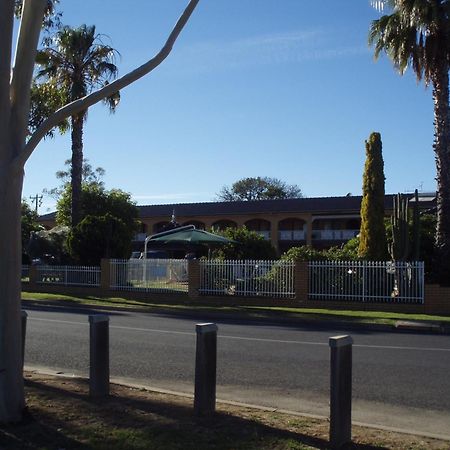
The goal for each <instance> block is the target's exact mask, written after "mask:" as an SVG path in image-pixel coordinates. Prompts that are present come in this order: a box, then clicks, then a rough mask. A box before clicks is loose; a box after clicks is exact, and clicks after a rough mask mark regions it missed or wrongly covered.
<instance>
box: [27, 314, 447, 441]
mask: <svg viewBox="0 0 450 450" xmlns="http://www.w3.org/2000/svg"><path fill="white" fill-rule="evenodd" d="M27 312H28V325H27V345H26V354H25V365H26V367H28V368H46V369H52V370H55V371H60V372H64V373H66V374H76V375H87V374H88V369H89V342H88V339H89V325H88V317H87V316H88V313H87V312H83V311H80V310H67V309H58V308H45V309H43V308H39V307H36V308H34V307H33V308H29V309H27ZM201 322H205V320H204V319H202V317H201V316H199V317H198V318H195V319H190V318H185V317H176V316H172V315H167V316H165V315H154V314H142V313H126V312H114V313H112V314H111V315H110V359H111V376H112V377H115V378H120V379H123V380H126V381H129V382H133V383H137V384H142V385H146V386H151V387H156V388H161V389H167V390H174V391H178V392H185V393H192V392H193V380H194V361H195V324H196V323H201ZM216 323H217V324H218V326H219V333H218V363H217V364H218V365H217V396H218V398H221V399H226V400H235V401H240V402H244V403H251V404H256V405H261V406H270V407H274V408H278V409H287V410H291V411H298V412H303V413H310V414H318V415H324V416H326V415H327V414H328V412H329V410H328V395H329V394H328V392H329V391H328V390H329V347H328V338H329V337H330V336H336V335H342V334H351V336H352V337H353V339H354V346H353V419H354V420H355V421H359V422H364V423H371V424H377V425H383V426H388V427H394V428H399V429H405V430H411V431H416V432H421V433H431V434H435V435H440V436H443V437H448V439H450V376H449V374H450V337H449V336H444V335H431V334H414V333H389V332H378V331H348V332H346V331H345V330H342V329H340V330H336V329H332V328H329V329H325V328H323V329H314V328H312V327H310V326H298V325H280V324H268V323H266V322H246V323H244V322H242V321H232V320H219V321H217V322H216Z"/></svg>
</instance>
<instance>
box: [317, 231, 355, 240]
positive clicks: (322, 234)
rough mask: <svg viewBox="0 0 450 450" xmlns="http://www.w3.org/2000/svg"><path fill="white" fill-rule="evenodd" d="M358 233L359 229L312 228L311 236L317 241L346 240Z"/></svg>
mask: <svg viewBox="0 0 450 450" xmlns="http://www.w3.org/2000/svg"><path fill="white" fill-rule="evenodd" d="M358 234H359V230H313V232H312V238H313V240H317V241H348V240H350V239H352V238H354V237H356V236H357V235H358Z"/></svg>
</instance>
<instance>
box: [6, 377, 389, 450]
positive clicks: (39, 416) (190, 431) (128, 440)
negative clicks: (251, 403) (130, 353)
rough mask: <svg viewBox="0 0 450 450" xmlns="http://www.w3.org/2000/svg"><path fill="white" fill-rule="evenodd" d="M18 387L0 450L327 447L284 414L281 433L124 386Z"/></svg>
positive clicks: (273, 422) (272, 426)
mask: <svg viewBox="0 0 450 450" xmlns="http://www.w3.org/2000/svg"><path fill="white" fill-rule="evenodd" d="M26 386H27V393H28V397H29V400H28V403H29V404H30V416H29V417H28V419H27V420H25V421H24V422H23V423H21V424H19V425H15V426H9V427H7V429H5V428H0V433H3V434H0V436H3V435H5V437H8V436H9V439H10V441H9V444H10V445H6V446H5V447H4V448H8V449H15V448H30V449H34V448H36V449H37V448H48V449H61V448H64V449H66V450H68V449H75V448H76V449H105V450H106V449H130V450H131V449H147V448H149V449H164V450H166V449H183V450H188V449H192V450H194V449H195V450H201V449H224V450H225V449H250V450H251V449H254V450H256V449H258V450H259V449H273V448H276V449H288V448H289V449H291V448H292V449H303V448H307V447H308V448H317V449H327V448H329V444H328V441H327V439H326V438H325V437H324V436H326V433H325V434H324V433H323V430H322V432H321V433H319V434H318V433H313V432H312V431H311V429H308V428H309V425H308V423H310V422H311V421H310V419H304V418H301V417H289V418H287V417H286V416H284V417H283V419H282V420H283V422H284V425H285V426H284V429H283V428H280V427H278V425H279V419H276V417H275V416H273V417H271V416H270V413H267V415H266V416H265V419H264V422H263V421H261V420H260V418H259V417H258V416H259V415H260V414H261V412H260V411H256V412H255V411H253V410H250V409H245V410H243V411H241V413H240V415H239V416H238V415H236V414H235V413H233V411H232V409H230V410H227V408H226V407H224V408H222V407H221V408H220V411H218V412H216V413H215V414H213V415H211V416H208V417H197V416H196V415H195V414H194V412H193V408H192V400H190V399H186V398H182V397H176V396H170V397H168V396H167V395H163V394H158V393H152V392H147V391H141V390H137V389H131V388H126V387H124V386H112V393H111V396H110V397H108V398H105V399H97V400H94V399H91V398H90V397H89V396H88V384H87V382H86V381H85V380H78V379H77V380H73V379H71V380H68V381H66V382H64V381H61V380H60V379H58V380H57V381H56V383H55V380H51V381H50V382H46V381H42V380H38V381H35V380H29V379H28V380H26ZM230 408H231V407H230ZM277 420H278V422H277ZM286 424H288V426H286ZM325 427H326V424H325ZM322 428H323V427H322ZM325 430H326V428H325ZM308 431H309V432H308ZM313 431H314V430H313ZM315 431H317V429H315ZM6 433H7V434H6ZM314 434H316V436H314ZM24 439H25V440H26V442H30V441H32V440H33V439H34V441H35V443H34V445H35V446H22V447H21V446H15V445H16V443H19V442H21V440H22V441H23V440H24ZM0 443H1V444H3V442H2V441H0ZM6 444H8V442H7V443H6ZM348 448H353V449H358V450H381V449H383V448H385V447H379V446H378V447H377V446H370V445H360V444H358V445H357V444H352V445H351V446H349V447H348Z"/></svg>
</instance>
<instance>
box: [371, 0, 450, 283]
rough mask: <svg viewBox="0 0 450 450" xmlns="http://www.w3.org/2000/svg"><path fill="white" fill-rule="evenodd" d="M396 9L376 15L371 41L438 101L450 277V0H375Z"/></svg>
mask: <svg viewBox="0 0 450 450" xmlns="http://www.w3.org/2000/svg"><path fill="white" fill-rule="evenodd" d="M372 4H373V5H374V6H378V7H380V6H381V9H382V8H383V7H384V6H386V7H387V8H389V10H390V12H391V14H388V15H383V16H382V17H380V18H379V19H378V20H374V21H373V22H372V24H371V27H370V32H369V44H371V45H373V46H374V48H375V57H376V58H377V57H378V56H379V55H380V53H382V52H385V53H386V54H387V55H388V56H389V57H390V59H391V60H392V62H393V64H394V67H395V68H396V69H397V70H398V71H399V72H400V73H401V74H403V73H404V72H405V71H406V69H407V68H408V67H410V68H412V70H413V71H414V73H415V74H416V77H417V80H418V81H420V80H424V82H425V84H426V85H430V84H431V85H432V95H433V101H434V144H433V148H434V152H435V159H436V169H437V176H436V180H437V226H436V235H435V245H436V256H437V258H436V263H437V267H436V269H437V273H438V276H439V279H440V281H441V282H442V281H446V282H447V283H448V282H449V280H450V135H449V133H450V117H449V75H448V72H449V68H450V0H385V1H373V2H372Z"/></svg>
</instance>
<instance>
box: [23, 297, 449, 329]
mask: <svg viewBox="0 0 450 450" xmlns="http://www.w3.org/2000/svg"><path fill="white" fill-rule="evenodd" d="M22 299H23V300H33V301H38V302H47V303H51V304H56V305H61V306H64V305H67V306H87V305H92V306H99V307H107V308H111V307H112V308H114V307H121V308H133V309H139V310H142V311H148V312H159V311H161V310H164V311H166V312H170V311H172V312H174V313H175V312H178V313H182V312H184V313H194V312H209V313H221V314H230V315H239V316H241V317H242V316H244V317H249V318H251V317H256V318H268V319H284V318H287V319H298V320H308V321H311V320H316V321H337V322H350V323H360V324H365V323H367V324H386V325H395V322H396V321H398V320H407V321H426V322H437V323H443V324H446V325H447V326H448V325H450V317H449V316H432V315H426V314H404V313H395V312H382V311H350V310H333V309H318V308H317V309H316V308H308V309H306V308H287V307H268V306H235V305H233V304H232V300H230V306H213V305H211V306H209V305H205V304H204V303H202V304H195V303H193V302H191V301H186V300H184V299H183V298H180V302H179V303H178V304H164V303H157V302H154V301H152V300H151V297H150V298H149V300H148V301H138V300H128V299H125V298H122V297H93V296H86V297H76V296H70V295H60V294H47V293H35V292H22Z"/></svg>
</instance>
